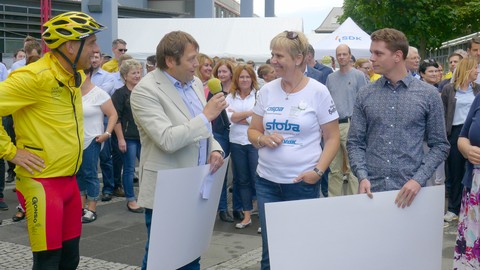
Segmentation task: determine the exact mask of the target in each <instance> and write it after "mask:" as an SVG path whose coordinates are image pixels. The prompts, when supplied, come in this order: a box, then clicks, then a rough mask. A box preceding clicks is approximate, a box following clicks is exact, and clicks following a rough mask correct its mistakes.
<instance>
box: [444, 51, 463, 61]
mask: <svg viewBox="0 0 480 270" xmlns="http://www.w3.org/2000/svg"><path fill="white" fill-rule="evenodd" d="M454 56H458V59H460V60H462V59H463V56H462V55H461V54H459V53H456V52H453V53H452V54H450V55H449V56H448V58H447V59H448V60H450V58H452V57H454Z"/></svg>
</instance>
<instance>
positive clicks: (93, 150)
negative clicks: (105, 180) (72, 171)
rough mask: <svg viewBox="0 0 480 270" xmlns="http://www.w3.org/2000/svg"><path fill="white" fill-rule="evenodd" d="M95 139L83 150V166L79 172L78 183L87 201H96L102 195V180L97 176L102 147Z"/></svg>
mask: <svg viewBox="0 0 480 270" xmlns="http://www.w3.org/2000/svg"><path fill="white" fill-rule="evenodd" d="M101 145H102V144H100V143H97V142H96V141H95V139H94V140H93V141H92V142H91V143H90V145H89V146H88V147H87V148H86V149H85V150H83V158H82V165H80V169H79V170H78V172H77V183H78V189H79V190H80V194H81V195H82V196H83V195H85V194H86V195H87V200H89V201H96V200H98V195H99V193H100V180H98V175H97V165H98V157H99V156H100V147H101Z"/></svg>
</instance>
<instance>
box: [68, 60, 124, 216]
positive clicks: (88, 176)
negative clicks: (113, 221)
mask: <svg viewBox="0 0 480 270" xmlns="http://www.w3.org/2000/svg"><path fill="white" fill-rule="evenodd" d="M85 74H86V76H87V78H86V80H85V82H84V83H83V85H82V87H81V90H82V105H83V131H84V144H83V161H82V165H81V166H80V169H79V170H78V173H77V182H78V187H79V189H80V195H81V197H82V208H83V207H85V204H87V208H84V210H83V216H82V222H83V223H89V222H93V221H95V220H96V219H97V200H98V196H99V194H100V181H99V180H98V176H97V165H98V158H99V156H100V150H101V147H102V143H103V142H104V141H106V140H107V139H108V138H110V136H111V135H112V132H113V127H114V126H115V123H117V111H116V110H115V107H113V103H112V100H111V99H110V95H109V94H108V93H107V92H105V91H103V90H102V89H101V88H99V87H98V86H95V85H94V84H93V83H92V82H91V80H90V77H91V75H92V69H89V70H85ZM104 115H106V116H107V118H108V125H107V128H106V130H105V131H104V126H103V116H104Z"/></svg>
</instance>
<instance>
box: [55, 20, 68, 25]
mask: <svg viewBox="0 0 480 270" xmlns="http://www.w3.org/2000/svg"><path fill="white" fill-rule="evenodd" d="M63 24H68V21H65V20H58V21H54V22H53V23H52V25H63Z"/></svg>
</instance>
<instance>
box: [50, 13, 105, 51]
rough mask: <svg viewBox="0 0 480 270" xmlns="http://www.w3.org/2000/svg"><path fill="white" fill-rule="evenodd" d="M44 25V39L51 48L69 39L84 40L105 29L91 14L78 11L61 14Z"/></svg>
mask: <svg viewBox="0 0 480 270" xmlns="http://www.w3.org/2000/svg"><path fill="white" fill-rule="evenodd" d="M43 27H44V28H45V30H44V31H43V34H42V36H43V40H44V41H45V43H46V44H47V46H48V48H50V49H51V50H53V49H56V48H58V47H59V46H60V45H62V44H63V43H65V42H67V41H69V40H82V39H84V38H87V37H89V36H91V35H93V34H95V33H97V32H100V31H102V30H104V29H105V26H103V25H101V24H99V23H97V22H96V21H95V19H93V18H92V17H91V16H90V15H88V14H85V13H83V12H77V11H71V12H65V13H62V14H59V15H57V16H55V17H53V18H52V19H50V20H49V21H48V22H46V23H45V24H44V25H43Z"/></svg>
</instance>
